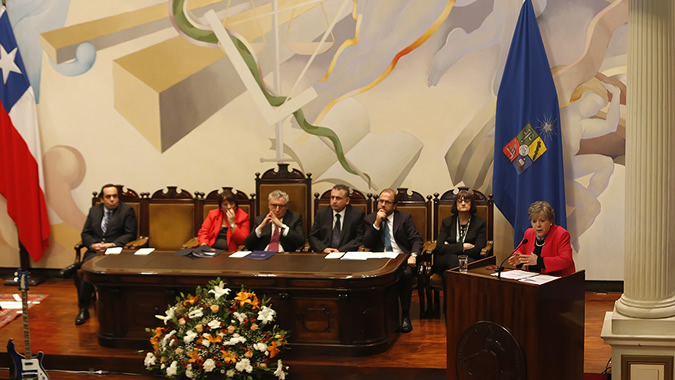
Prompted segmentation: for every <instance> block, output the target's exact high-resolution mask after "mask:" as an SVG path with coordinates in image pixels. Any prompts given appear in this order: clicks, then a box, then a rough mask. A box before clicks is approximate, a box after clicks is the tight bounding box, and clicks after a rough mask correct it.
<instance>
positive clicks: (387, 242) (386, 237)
mask: <svg viewBox="0 0 675 380" xmlns="http://www.w3.org/2000/svg"><path fill="white" fill-rule="evenodd" d="M382 223H384V251H385V252H392V251H393V249H392V248H391V235H390V234H389V220H388V219H385V220H383V221H382Z"/></svg>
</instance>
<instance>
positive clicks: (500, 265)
mask: <svg viewBox="0 0 675 380" xmlns="http://www.w3.org/2000/svg"><path fill="white" fill-rule="evenodd" d="M523 244H527V239H523V240H522V241H521V242H520V244H518V246H517V247H516V248H515V249H514V250H513V252H511V253H509V255H508V256H506V258H505V259H504V260H502V262H501V264H499V267H497V269H495V272H497V279H499V280H501V279H502V272H503V271H504V263H505V262H506V260H508V259H509V257H511V255H513V254H514V253H515V252H516V251H517V250H518V248H520V247H521V246H522V245H523Z"/></svg>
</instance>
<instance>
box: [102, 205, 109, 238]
mask: <svg viewBox="0 0 675 380" xmlns="http://www.w3.org/2000/svg"><path fill="white" fill-rule="evenodd" d="M110 213H111V210H108V209H105V212H104V213H103V219H102V220H101V231H103V235H105V233H106V232H107V231H108V223H109V222H110Z"/></svg>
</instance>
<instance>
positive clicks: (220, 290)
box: [209, 281, 231, 299]
mask: <svg viewBox="0 0 675 380" xmlns="http://www.w3.org/2000/svg"><path fill="white" fill-rule="evenodd" d="M230 292H231V290H230V288H226V287H225V284H224V283H223V282H222V281H221V282H220V284H218V285H216V286H214V287H213V289H211V290H209V293H213V295H214V296H215V297H216V299H218V298H220V297H221V296H222V295H224V294H225V295H227V294H230Z"/></svg>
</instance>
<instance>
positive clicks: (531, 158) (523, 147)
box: [503, 123, 547, 174]
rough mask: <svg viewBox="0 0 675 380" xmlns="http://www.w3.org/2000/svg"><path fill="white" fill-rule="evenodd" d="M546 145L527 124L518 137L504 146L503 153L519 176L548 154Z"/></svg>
mask: <svg viewBox="0 0 675 380" xmlns="http://www.w3.org/2000/svg"><path fill="white" fill-rule="evenodd" d="M546 150H547V148H546V144H544V140H543V139H542V138H541V136H540V135H539V134H538V133H537V131H536V130H535V129H534V128H533V127H532V125H531V124H529V123H528V124H527V125H526V126H525V127H524V128H523V129H521V130H520V132H519V133H518V135H517V136H516V137H514V138H513V140H511V141H509V143H508V144H506V146H504V149H503V152H504V154H505V155H506V157H507V158H508V159H509V161H511V163H512V164H513V167H514V168H516V171H517V172H518V174H520V173H522V172H524V171H525V170H526V169H527V168H529V167H530V166H532V164H533V163H534V162H535V161H537V160H538V159H539V158H540V157H541V156H542V155H543V154H544V153H546Z"/></svg>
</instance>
